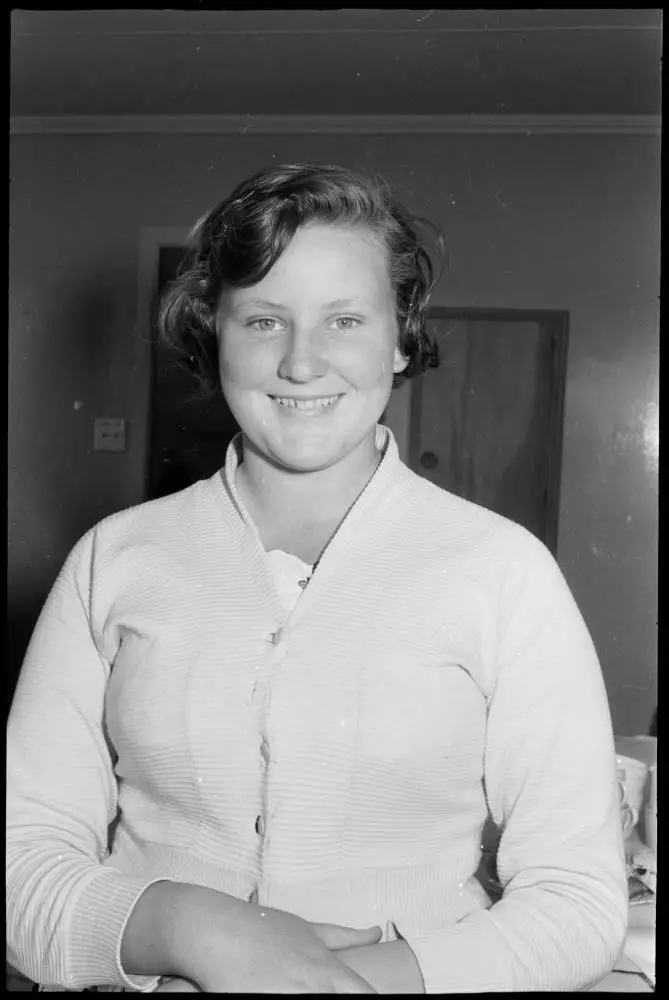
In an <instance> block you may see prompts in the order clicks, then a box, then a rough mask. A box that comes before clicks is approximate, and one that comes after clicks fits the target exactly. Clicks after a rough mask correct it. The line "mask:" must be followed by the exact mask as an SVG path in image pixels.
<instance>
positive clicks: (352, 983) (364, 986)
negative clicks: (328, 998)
mask: <svg viewBox="0 0 669 1000" xmlns="http://www.w3.org/2000/svg"><path fill="white" fill-rule="evenodd" d="M335 992H336V993H357V994H363V995H364V996H369V994H370V993H376V990H375V989H374V988H373V987H372V986H370V985H369V983H368V982H367V980H366V979H363V978H362V976H358V975H355V974H354V975H353V976H352V977H351V976H347V977H346V979H344V980H342V981H341V982H339V983H337V986H336V989H335Z"/></svg>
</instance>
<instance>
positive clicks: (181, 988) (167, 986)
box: [154, 976, 202, 993]
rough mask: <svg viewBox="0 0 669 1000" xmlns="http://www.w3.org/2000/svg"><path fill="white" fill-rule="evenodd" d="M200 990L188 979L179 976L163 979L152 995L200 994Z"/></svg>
mask: <svg viewBox="0 0 669 1000" xmlns="http://www.w3.org/2000/svg"><path fill="white" fill-rule="evenodd" d="M201 992H202V990H201V989H200V988H199V987H197V986H195V984H194V983H191V982H190V980H188V979H181V978H180V977H179V976H171V977H169V978H168V977H167V976H166V977H165V979H163V980H162V982H161V983H160V986H158V987H157V989H155V990H154V993H201Z"/></svg>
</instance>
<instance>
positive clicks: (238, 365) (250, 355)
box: [219, 344, 268, 387]
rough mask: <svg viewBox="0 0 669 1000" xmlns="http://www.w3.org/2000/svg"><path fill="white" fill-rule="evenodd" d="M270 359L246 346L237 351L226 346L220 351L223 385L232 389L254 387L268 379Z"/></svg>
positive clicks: (230, 346)
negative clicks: (235, 387)
mask: <svg viewBox="0 0 669 1000" xmlns="http://www.w3.org/2000/svg"><path fill="white" fill-rule="evenodd" d="M267 367H268V358H267V356H266V355H265V354H263V352H254V351H252V350H250V349H249V347H248V345H244V347H243V349H241V348H240V349H235V346H234V345H230V344H225V345H224V346H223V347H222V348H221V349H220V351H219V370H220V373H221V383H222V384H223V385H228V386H231V387H234V386H240V387H248V386H253V385H255V384H256V383H258V382H259V381H261V380H262V379H264V378H266V377H267Z"/></svg>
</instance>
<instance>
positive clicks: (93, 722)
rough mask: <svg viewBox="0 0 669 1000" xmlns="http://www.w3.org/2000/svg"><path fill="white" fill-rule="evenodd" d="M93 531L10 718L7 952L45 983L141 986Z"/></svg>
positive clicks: (72, 560) (135, 892)
mask: <svg viewBox="0 0 669 1000" xmlns="http://www.w3.org/2000/svg"><path fill="white" fill-rule="evenodd" d="M93 538H94V533H93V532H90V533H89V534H88V535H86V536H84V538H82V539H81V540H80V541H79V543H78V544H77V545H76V546H75V548H74V549H73V550H72V552H71V553H70V556H69V557H68V559H67V560H66V563H65V565H64V567H63V569H62V570H61V572H60V574H59V576H58V579H57V581H56V583H55V585H54V587H53V589H52V591H51V593H50V595H49V597H48V600H47V602H46V604H45V606H44V609H43V611H42V614H41V616H40V619H39V621H38V623H37V626H36V628H35V631H34V633H33V636H32V639H31V642H30V645H29V648H28V651H27V654H26V658H25V661H24V664H23V668H22V670H21V674H20V677H19V680H18V683H17V687H16V692H15V696H14V701H13V704H12V708H11V712H10V716H9V721H8V729H7V855H6V863H7V948H8V958H9V960H10V961H11V962H12V963H13V964H14V965H16V966H17V967H18V968H19V969H20V970H21V971H22V972H23V973H24V974H25V975H27V976H28V977H29V978H30V979H32V980H33V981H35V982H41V983H45V984H54V985H61V986H64V987H67V988H70V989H77V988H79V989H81V988H83V987H86V986H88V985H90V984H91V983H107V984H110V985H111V984H115V985H123V986H126V987H131V988H135V989H142V988H146V987H149V988H150V986H151V985H152V984H151V981H150V980H148V979H137V980H135V981H133V980H130V979H128V977H126V976H125V975H124V972H123V970H122V968H121V966H120V964H119V962H118V959H117V949H118V945H119V941H120V938H121V932H122V929H123V925H124V924H125V921H126V920H127V917H128V915H129V913H130V911H131V909H132V907H133V906H134V904H135V902H136V900H137V899H138V898H139V896H140V895H141V893H142V892H143V891H144V890H145V888H146V887H147V880H146V879H137V878H130V877H127V876H124V875H122V874H121V872H119V871H115V870H114V869H112V868H105V867H103V866H102V864H101V862H102V860H103V859H104V858H105V857H106V854H107V846H108V844H107V835H108V827H109V824H110V823H111V822H112V820H113V819H114V818H115V815H116V808H117V788H116V779H115V776H114V773H113V768H112V762H111V759H110V755H109V750H108V747H107V744H106V741H105V736H104V732H103V712H104V699H105V690H106V685H107V680H108V675H109V664H108V663H107V662H106V661H105V659H104V658H103V657H102V656H101V654H100V652H99V650H98V648H97V645H96V641H95V638H94V636H93V634H92V627H91V622H90V613H89V605H90V589H91V570H90V567H91V562H92V555H93ZM149 884H150V883H149Z"/></svg>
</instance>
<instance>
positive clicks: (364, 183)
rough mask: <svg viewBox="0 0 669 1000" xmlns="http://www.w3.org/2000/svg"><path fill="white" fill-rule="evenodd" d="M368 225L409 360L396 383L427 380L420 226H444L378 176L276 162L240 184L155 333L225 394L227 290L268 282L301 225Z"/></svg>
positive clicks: (432, 352)
mask: <svg viewBox="0 0 669 1000" xmlns="http://www.w3.org/2000/svg"><path fill="white" fill-rule="evenodd" d="M312 221H319V222H328V223H343V224H348V225H351V224H362V225H365V226H367V227H368V228H369V229H370V230H372V231H373V232H374V234H375V235H376V236H377V237H378V238H379V239H380V241H381V243H382V244H383V246H384V247H385V249H386V253H387V255H388V266H389V271H390V279H391V284H392V288H393V290H394V293H395V309H396V316H397V321H398V326H399V341H398V347H399V349H400V351H401V352H402V354H403V355H404V357H406V358H408V359H409V363H408V365H407V367H406V368H405V370H404V372H402V373H401V374H400V375H399V376H397V375H396V376H395V377H394V379H393V385H394V386H395V385H398V384H399V383H400V381H401V380H402V379H403V378H411V376H413V375H416V374H420V373H421V372H422V371H424V370H425V369H426V368H427V367H430V366H431V365H434V364H436V363H437V357H436V345H435V344H434V343H432V341H431V340H430V337H429V335H428V332H427V328H426V322H425V320H426V310H427V306H428V302H429V299H430V295H431V292H432V289H433V287H434V285H435V284H436V280H438V279H435V276H434V266H433V262H432V258H431V256H430V253H429V251H428V249H427V246H426V242H425V241H424V239H422V238H421V236H420V235H419V227H420V226H423V225H424V226H427V227H429V228H430V229H431V230H432V233H433V235H434V237H435V244H436V247H437V248H438V252H439V253H442V252H443V250H444V240H443V237H442V236H441V234H440V232H439V230H438V229H437V227H436V226H434V225H433V224H432V223H430V222H428V221H427V220H425V219H421V218H418V217H416V216H412V215H410V214H409V213H408V212H407V211H406V209H404V208H403V207H402V205H400V204H399V202H397V201H396V200H395V199H394V197H393V196H392V194H391V192H390V189H389V187H388V184H387V183H386V182H385V181H384V180H383V179H382V178H380V177H378V176H375V177H374V178H369V177H365V176H362V175H360V174H357V173H355V172H353V171H351V170H348V169H346V168H345V167H340V166H335V165H331V164H326V165H321V164H307V163H294V164H283V165H280V166H274V165H272V166H270V167H266V168H265V169H263V170H260V171H259V172H258V173H256V174H255V175H254V176H253V177H250V178H249V179H248V180H245V181H243V182H242V183H241V184H239V185H238V186H237V187H236V188H235V189H234V191H233V192H232V194H231V195H230V196H229V198H226V199H225V200H224V201H222V202H220V203H219V204H218V205H216V206H215V207H214V208H212V209H211V210H210V211H209V212H207V214H206V215H204V216H203V217H202V218H201V219H200V220H199V221H198V222H197V223H196V225H195V227H194V228H193V230H192V231H191V234H190V237H189V247H188V252H187V254H186V256H185V258H184V260H183V262H182V264H181V266H180V267H179V270H178V274H177V277H176V280H174V281H173V282H171V283H170V284H169V285H168V286H167V288H166V290H165V292H164V294H163V296H162V299H161V301H160V304H159V307H158V313H157V323H156V325H157V332H158V335H159V337H161V339H162V341H163V343H165V344H166V345H167V346H168V347H169V348H171V349H172V350H173V352H174V353H175V355H176V358H177V360H178V361H180V362H181V363H183V364H185V365H186V366H187V367H188V368H189V369H190V371H191V372H192V373H193V374H194V375H195V377H196V379H197V381H198V383H199V393H198V394H199V395H201V396H203V397H209V396H212V395H215V394H216V393H217V392H219V391H220V389H221V384H220V375H219V366H218V344H217V336H216V333H217V331H216V316H217V310H218V306H219V302H220V298H221V294H222V292H223V291H224V290H225V289H226V288H230V287H237V288H244V287H249V286H250V285H255V284H256V283H257V282H259V281H261V280H262V279H263V278H264V277H265V275H266V274H267V273H268V272H269V271H270V269H271V268H272V266H273V265H274V264H275V263H276V261H277V260H278V259H279V257H280V256H281V254H282V253H283V251H284V250H285V249H286V247H287V246H288V244H289V242H290V240H291V239H292V237H293V236H294V235H295V232H296V231H297V229H298V227H299V226H302V225H304V224H306V223H307V222H312Z"/></svg>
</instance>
